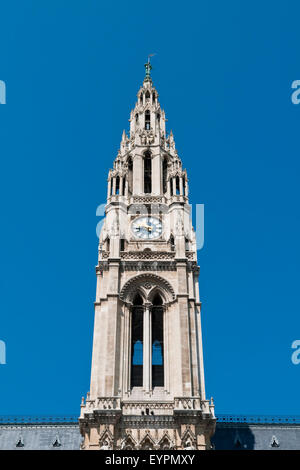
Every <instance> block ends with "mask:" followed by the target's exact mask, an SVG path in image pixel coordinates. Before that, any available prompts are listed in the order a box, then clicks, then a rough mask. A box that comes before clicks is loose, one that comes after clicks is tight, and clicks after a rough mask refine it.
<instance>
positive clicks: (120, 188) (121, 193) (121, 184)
mask: <svg viewBox="0 0 300 470" xmlns="http://www.w3.org/2000/svg"><path fill="white" fill-rule="evenodd" d="M123 193H124V191H123V176H120V182H119V195H120V196H123Z"/></svg>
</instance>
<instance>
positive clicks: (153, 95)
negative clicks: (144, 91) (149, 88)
mask: <svg viewBox="0 0 300 470" xmlns="http://www.w3.org/2000/svg"><path fill="white" fill-rule="evenodd" d="M152 103H153V104H155V93H154V92H153V93H152Z"/></svg>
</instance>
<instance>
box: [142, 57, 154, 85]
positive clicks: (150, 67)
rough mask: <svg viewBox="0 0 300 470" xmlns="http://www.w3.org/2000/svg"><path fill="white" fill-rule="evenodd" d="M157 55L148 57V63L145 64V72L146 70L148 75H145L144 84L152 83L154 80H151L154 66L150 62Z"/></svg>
mask: <svg viewBox="0 0 300 470" xmlns="http://www.w3.org/2000/svg"><path fill="white" fill-rule="evenodd" d="M154 55H155V54H149V55H148V62H146V63H145V70H146V73H145V78H144V82H151V81H152V79H151V69H152V65H151V62H150V57H153V56H154Z"/></svg>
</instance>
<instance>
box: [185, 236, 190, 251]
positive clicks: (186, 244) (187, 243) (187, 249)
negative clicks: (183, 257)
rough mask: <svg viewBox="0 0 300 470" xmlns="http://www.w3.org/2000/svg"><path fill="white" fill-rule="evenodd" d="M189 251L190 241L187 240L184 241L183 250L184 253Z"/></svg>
mask: <svg viewBox="0 0 300 470" xmlns="http://www.w3.org/2000/svg"><path fill="white" fill-rule="evenodd" d="M189 249H190V241H189V239H188V238H186V239H185V250H186V251H189Z"/></svg>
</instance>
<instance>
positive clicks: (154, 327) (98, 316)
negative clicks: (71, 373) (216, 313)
mask: <svg viewBox="0 0 300 470" xmlns="http://www.w3.org/2000/svg"><path fill="white" fill-rule="evenodd" d="M145 68H146V74H145V78H144V81H143V85H142V87H141V88H140V90H139V92H138V94H137V102H136V105H135V108H134V109H133V110H132V111H131V113H130V133H129V136H127V135H126V133H125V131H123V135H122V140H121V146H120V150H119V151H118V155H117V157H116V159H115V161H114V165H113V169H112V170H110V171H109V174H108V180H107V182H108V190H107V205H106V217H105V220H104V224H103V226H102V229H101V233H100V240H99V258H98V264H97V267H96V274H97V291H96V301H95V324H94V340H93V357H92V370H91V384H90V392H89V393H88V395H87V398H86V400H84V399H82V404H81V415H80V419H79V421H80V430H81V434H82V436H83V444H82V448H83V449H188V448H190V449H203V450H204V449H209V448H210V437H211V436H212V434H213V433H214V429H215V416H214V405H213V403H212V401H209V400H207V399H206V397H205V387H204V370H203V353H202V334H201V302H200V299H199V287H198V276H199V266H198V264H197V248H196V237H195V232H194V230H193V227H192V223H191V218H190V206H189V204H188V180H187V173H186V170H184V169H183V168H182V162H181V160H180V158H179V156H178V153H177V150H176V149H175V142H174V137H173V134H172V132H171V133H170V134H169V135H167V133H166V117H165V113H164V111H163V110H162V109H161V107H160V104H159V101H158V93H157V91H156V89H155V88H154V86H153V83H152V79H151V75H150V72H151V64H150V62H149V61H148V62H147V64H145Z"/></svg>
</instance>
